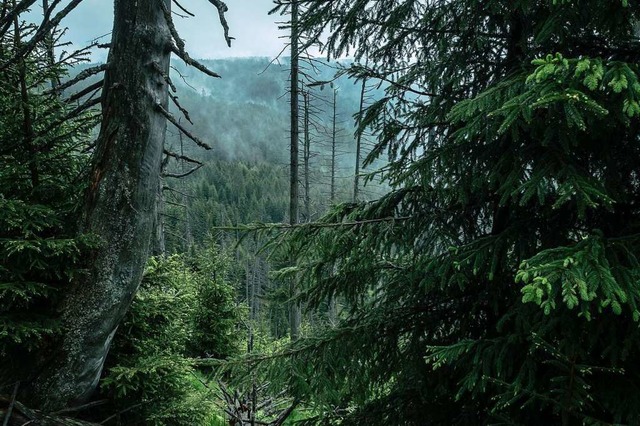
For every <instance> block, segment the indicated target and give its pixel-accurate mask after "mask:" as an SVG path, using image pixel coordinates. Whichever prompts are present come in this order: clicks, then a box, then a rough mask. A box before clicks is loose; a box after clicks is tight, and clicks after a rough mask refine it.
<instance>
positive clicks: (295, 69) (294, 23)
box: [289, 0, 302, 340]
mask: <svg viewBox="0 0 640 426" xmlns="http://www.w3.org/2000/svg"><path fill="white" fill-rule="evenodd" d="M298 41H299V40H298V3H297V1H296V0H294V1H293V2H292V3H291V89H290V91H291V173H290V181H289V182H290V189H291V190H290V196H289V223H290V224H291V225H295V224H297V223H298V222H299V211H298V210H299V209H298V197H299V191H298V165H299V163H298V155H299V154H298V136H299V129H298V119H299V102H298V80H299V57H298V56H299V52H298ZM292 261H293V259H292ZM296 281H297V280H296V279H292V280H291V283H290V294H291V295H292V296H295V295H296V293H297V285H296ZM290 305H291V306H290V308H289V323H290V337H291V340H296V339H297V338H298V337H299V335H300V322H301V317H302V313H301V310H300V304H299V303H298V302H292V303H291V304H290Z"/></svg>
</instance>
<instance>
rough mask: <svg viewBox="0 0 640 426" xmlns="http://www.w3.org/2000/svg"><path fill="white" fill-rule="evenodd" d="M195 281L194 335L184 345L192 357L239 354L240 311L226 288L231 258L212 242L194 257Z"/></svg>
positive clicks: (220, 357)
mask: <svg viewBox="0 0 640 426" xmlns="http://www.w3.org/2000/svg"><path fill="white" fill-rule="evenodd" d="M196 256H197V258H196V262H195V264H194V268H195V272H196V273H197V275H198V277H199V279H198V280H197V283H196V294H197V301H196V303H195V308H196V309H195V313H194V333H193V337H192V339H191V341H190V343H189V345H188V347H189V348H190V352H191V353H192V355H193V356H197V357H201V358H211V357H213V358H216V359H225V358H227V357H229V356H231V355H237V354H238V352H239V351H240V348H239V343H240V340H239V338H238V337H239V336H238V330H237V326H238V321H239V320H240V314H241V313H242V311H241V310H240V309H239V307H238V306H237V305H236V303H234V301H235V299H236V292H235V289H234V287H233V286H231V285H229V281H228V280H229V269H230V266H231V259H230V258H229V256H228V255H227V254H226V253H224V252H221V251H220V250H219V249H218V248H217V247H216V246H215V245H214V244H213V243H211V242H209V244H208V245H207V246H206V248H204V249H202V250H201V251H199V252H198V253H197V254H196Z"/></svg>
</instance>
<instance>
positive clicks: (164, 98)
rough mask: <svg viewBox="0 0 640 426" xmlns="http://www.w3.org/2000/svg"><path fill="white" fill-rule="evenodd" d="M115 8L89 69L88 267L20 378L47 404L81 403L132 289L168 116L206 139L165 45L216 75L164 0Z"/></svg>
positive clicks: (20, 7) (25, 392)
mask: <svg viewBox="0 0 640 426" xmlns="http://www.w3.org/2000/svg"><path fill="white" fill-rule="evenodd" d="M80 1H81V0H73V1H71V2H70V3H69V4H68V5H67V6H66V7H65V8H64V9H63V10H62V11H60V12H58V13H55V12H54V10H53V5H54V3H55V4H56V5H57V3H58V2H53V3H52V4H51V7H50V8H49V10H48V11H47V14H46V16H45V19H44V21H43V23H42V24H41V25H40V27H39V28H38V29H37V31H36V32H35V34H34V35H33V37H32V39H31V40H29V41H25V42H24V43H22V44H21V47H20V49H19V50H18V51H16V54H15V55H13V56H12V57H10V58H8V60H6V61H5V62H4V63H1V64H0V69H2V68H3V67H9V66H11V65H13V64H15V63H18V62H19V60H20V57H21V56H20V55H23V54H24V53H25V52H28V51H29V49H33V48H34V46H35V45H36V44H37V43H39V42H41V41H42V40H44V39H45V38H46V37H47V36H48V35H49V34H50V29H51V28H53V27H55V25H57V24H58V23H59V22H60V20H61V19H62V18H63V17H64V16H66V14H68V13H69V12H70V11H71V10H72V9H73V8H74V7H75V6H76V5H77V4H79V3H80ZM209 2H210V3H211V4H213V5H214V6H215V7H216V8H217V10H218V13H219V16H220V21H221V23H222V26H223V28H224V32H225V39H226V41H227V44H229V45H230V43H231V37H229V35H228V25H227V22H226V20H225V18H224V13H225V12H226V10H227V7H226V5H225V4H224V3H223V2H222V1H219V0H209ZM33 3H34V2H33V1H31V0H23V1H21V2H19V3H17V4H16V5H15V7H14V8H12V9H11V10H10V11H8V12H7V13H6V14H4V16H3V17H2V18H1V19H0V29H2V28H3V26H5V25H7V23H8V22H11V21H10V20H13V19H14V18H15V16H19V15H20V13H22V11H24V10H25V9H26V8H28V7H29V6H30V5H31V4H33ZM54 13H55V14H54ZM114 13H115V15H114V27H113V32H112V40H111V43H110V45H109V49H110V50H109V56H108V62H107V64H106V65H105V66H103V67H99V68H98V69H92V70H89V71H88V72H87V74H94V75H95V74H97V73H99V72H100V71H102V70H104V71H105V74H104V80H103V83H102V85H101V87H102V93H101V97H100V104H101V107H102V116H101V119H102V120H101V126H100V134H99V137H98V140H97V142H96V145H95V150H94V154H93V159H92V166H91V173H90V182H89V185H88V190H87V194H86V200H85V205H84V209H83V215H82V223H81V229H80V231H81V232H83V233H90V234H94V235H96V236H97V237H98V238H99V239H100V241H101V243H100V245H99V247H97V248H96V249H95V250H94V251H93V253H91V255H90V257H89V259H88V260H87V265H86V269H87V273H86V275H85V276H83V277H80V278H78V279H77V280H76V281H75V282H74V283H73V285H72V288H71V289H70V290H69V291H68V292H67V293H66V294H65V297H64V300H63V302H62V304H61V307H60V311H61V324H62V334H61V338H60V339H59V341H57V342H54V343H53V344H52V347H53V350H52V352H51V353H49V354H48V356H46V357H43V362H42V363H41V364H40V365H39V368H38V369H37V371H36V372H35V375H34V377H33V379H32V380H31V381H30V383H27V384H25V385H24V386H23V387H22V388H21V393H22V396H24V397H25V398H26V399H27V401H28V402H30V403H31V404H32V405H34V406H35V407H38V408H43V409H46V410H50V411H54V410H60V409H62V408H64V407H69V406H73V405H77V404H80V403H82V402H83V401H85V400H87V399H88V398H89V397H90V396H91V395H92V393H93V391H94V390H95V389H96V387H97V385H98V381H99V379H100V374H101V371H102V367H103V365H104V362H105V358H106V356H107V353H108V351H109V346H110V344H111V340H112V338H113V336H114V334H115V332H116V329H117V327H118V325H119V323H120V321H121V320H122V318H123V316H124V315H125V313H126V311H127V309H128V308H129V305H130V303H131V301H132V299H133V296H134V295H135V293H136V291H137V289H138V285H139V283H140V280H141V277H142V272H143V269H144V266H145V263H146V261H147V257H148V254H149V249H150V242H151V237H152V231H153V222H154V210H155V202H156V195H157V191H158V188H159V184H160V180H159V179H160V166H161V161H162V157H163V152H164V136H165V131H166V127H167V122H169V123H171V124H173V125H174V126H176V127H177V128H178V129H179V130H180V131H182V132H183V133H184V134H185V135H186V136H187V137H188V138H190V139H191V140H193V141H194V142H195V143H197V144H198V145H200V146H202V147H205V148H206V147H208V145H207V144H206V143H204V142H203V141H201V140H200V139H198V138H197V137H196V136H195V135H192V134H191V133H189V132H188V131H187V130H186V129H185V128H184V127H183V126H181V124H180V123H179V121H178V120H177V119H176V117H174V116H173V115H172V114H171V113H170V112H169V101H170V99H171V97H170V95H169V90H170V89H171V90H172V89H173V85H172V83H171V80H170V79H169V61H170V55H171V53H174V54H176V55H177V56H178V57H180V58H181V59H183V60H184V61H185V62H186V63H187V64H189V65H191V66H194V67H195V68H197V69H199V70H201V71H202V72H204V73H206V74H207V75H210V76H212V77H218V75H217V74H216V73H214V72H212V71H210V70H208V69H207V68H206V67H205V66H203V65H202V64H200V63H199V62H197V61H195V60H193V59H192V58H191V57H189V55H188V53H187V51H186V49H185V45H184V42H183V41H182V40H181V39H180V37H179V34H178V33H177V31H176V29H175V26H174V24H173V21H172V17H171V0H137V1H135V2H134V1H129V0H115V7H114ZM76 79H78V77H76ZM78 81H79V80H75V81H73V80H72V81H71V82H68V83H66V84H62V85H59V86H57V87H56V88H55V89H54V90H57V91H62V90H65V88H68V87H70V85H73V84H75V83H77V82H78ZM174 101H175V99H174Z"/></svg>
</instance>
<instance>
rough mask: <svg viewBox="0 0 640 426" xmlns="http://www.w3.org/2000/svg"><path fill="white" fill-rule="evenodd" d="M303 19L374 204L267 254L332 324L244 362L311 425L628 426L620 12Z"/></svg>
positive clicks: (575, 7) (473, 0) (632, 377)
mask: <svg viewBox="0 0 640 426" xmlns="http://www.w3.org/2000/svg"><path fill="white" fill-rule="evenodd" d="M301 3H302V4H303V5H304V6H305V11H304V13H302V17H301V24H300V25H301V26H302V29H303V30H304V31H306V33H307V34H308V36H309V37H310V38H311V39H313V38H314V37H315V36H319V35H322V34H326V35H327V39H326V40H325V44H324V46H325V49H326V51H327V53H328V54H329V55H332V56H336V57H337V56H340V55H344V54H347V53H350V49H352V48H353V49H355V55H356V58H358V59H360V58H365V57H366V58H368V60H369V64H374V65H369V66H368V67H365V66H361V65H355V66H354V67H353V68H352V69H351V74H352V75H353V76H355V77H361V78H362V77H367V78H370V79H372V78H378V79H383V80H385V81H387V82H388V83H389V86H388V88H387V90H386V96H385V97H384V98H383V99H382V100H380V101H379V102H377V103H375V104H374V105H372V106H371V107H370V108H368V110H367V111H365V113H364V115H363V120H362V123H363V124H362V126H363V127H364V126H368V127H370V128H371V129H373V130H374V131H375V132H377V134H378V136H379V137H378V142H377V145H376V148H375V149H374V151H373V153H372V154H371V156H370V157H369V162H371V161H373V160H375V159H376V157H379V156H382V155H384V154H385V153H386V154H387V155H388V157H389V165H388V167H387V168H386V169H385V170H384V171H383V172H382V173H381V175H382V176H383V178H384V179H385V180H386V181H387V182H388V184H389V185H390V186H391V187H392V191H391V192H390V193H389V194H387V195H386V196H384V197H382V198H381V199H380V200H378V201H376V202H373V203H367V204H357V205H342V206H339V207H337V208H336V209H335V210H334V211H332V212H331V213H330V214H328V215H327V216H326V217H325V218H324V219H323V220H322V221H321V223H320V224H318V226H308V227H303V228H298V229H295V230H292V231H291V232H289V235H288V237H287V238H286V239H284V240H281V239H278V240H277V242H278V244H277V245H278V246H279V247H282V248H284V249H288V250H290V251H291V252H293V253H296V254H297V257H298V265H297V267H296V268H290V269H289V270H287V271H283V273H290V274H295V275H296V276H298V277H299V278H301V282H302V283H303V285H304V292H303V294H302V296H301V297H303V298H305V299H306V300H307V302H308V303H309V306H311V307H318V306H322V304H323V303H326V300H327V299H328V298H330V297H333V296H334V295H335V297H337V300H339V301H340V303H341V304H342V306H343V309H342V310H341V323H340V324H339V325H338V326H337V327H335V328H333V329H328V330H326V331H325V332H324V333H321V334H320V335H317V336H309V337H307V338H303V339H301V340H299V341H298V342H295V343H293V344H292V346H291V347H290V348H289V349H287V350H286V351H285V354H286V355H287V360H288V362H287V363H284V362H283V361H282V359H275V360H274V359H272V358H268V359H264V358H262V359H260V358H257V360H256V361H257V362H262V363H263V364H264V365H265V367H266V368H267V370H268V371H269V372H270V374H271V376H272V377H274V378H276V379H278V380H277V382H278V383H288V384H289V387H290V390H291V392H292V393H293V394H294V395H295V396H297V397H298V398H300V399H301V400H303V401H307V402H309V403H313V404H315V405H316V407H317V408H316V409H317V412H318V413H320V415H319V416H318V417H317V418H316V419H315V423H317V424H341V425H347V424H354V425H356V424H358V425H359V424H367V425H430V424H433V425H444V424H446V425H484V424H504V425H507V424H508V425H538V424H562V425H577V424H584V425H606V424H630V425H631V424H638V423H640V397H639V395H640V368H639V367H638V363H637V359H638V357H639V356H640V339H639V338H640V336H639V328H638V327H639V323H638V320H639V319H640V318H639V317H640V312H639V309H638V304H639V303H640V289H639V287H638V282H639V278H640V267H639V263H638V259H637V255H638V253H639V250H640V234H639V231H640V204H639V203H640V186H639V185H640V181H639V175H638V170H639V169H638V164H639V163H638V161H639V160H638V159H639V158H640V143H639V142H640V141H639V139H638V136H637V135H638V130H639V121H638V115H639V112H640V111H639V107H638V96H639V94H640V90H639V89H640V85H639V83H638V75H639V74H638V73H639V69H638V61H639V59H640V53H638V52H640V49H639V48H640V45H639V44H638V38H637V30H638V27H637V23H638V21H639V19H640V6H638V5H637V4H635V3H633V2H616V1H610V2H603V1H595V0H591V1H589V0H585V1H550V0H546V1H531V0H522V1H505V0H488V1H478V0H453V1H448V2H438V1H418V0H408V1H398V0H389V1H384V2H370V1H360V0H335V1H331V2H311V1H302V2H301ZM353 46H355V47H353ZM362 62H364V60H363V61H362ZM393 218H395V219H393ZM323 222H324V225H323V224H322V223H323ZM331 224H333V225H331ZM336 224H338V225H336ZM340 224H341V225H340Z"/></svg>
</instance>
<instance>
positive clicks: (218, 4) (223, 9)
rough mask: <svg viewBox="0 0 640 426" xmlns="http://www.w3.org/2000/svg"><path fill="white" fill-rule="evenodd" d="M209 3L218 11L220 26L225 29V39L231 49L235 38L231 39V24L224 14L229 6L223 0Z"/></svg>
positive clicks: (212, 0)
mask: <svg viewBox="0 0 640 426" xmlns="http://www.w3.org/2000/svg"><path fill="white" fill-rule="evenodd" d="M209 3H211V4H212V5H214V6H215V7H216V9H218V16H219V17H220V24H222V28H223V29H224V39H225V40H226V41H227V46H229V47H231V40H235V38H234V37H229V23H228V22H227V18H225V16H224V14H225V12H227V11H228V10H229V8H228V7H227V5H226V4H225V3H224V2H223V1H222V0H209Z"/></svg>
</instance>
